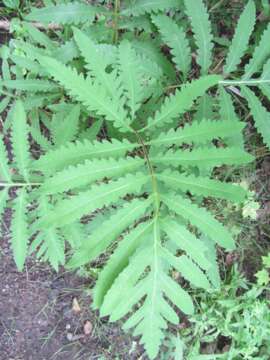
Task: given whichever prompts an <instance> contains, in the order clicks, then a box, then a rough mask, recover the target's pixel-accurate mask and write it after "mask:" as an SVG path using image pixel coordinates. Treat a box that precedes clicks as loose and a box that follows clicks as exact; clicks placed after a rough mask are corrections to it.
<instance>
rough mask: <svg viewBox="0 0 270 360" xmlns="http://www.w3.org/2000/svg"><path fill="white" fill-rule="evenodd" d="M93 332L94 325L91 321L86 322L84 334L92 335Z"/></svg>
mask: <svg viewBox="0 0 270 360" xmlns="http://www.w3.org/2000/svg"><path fill="white" fill-rule="evenodd" d="M92 330H93V325H92V323H91V322H90V321H89V320H86V322H85V323H84V326H83V332H84V334H85V335H90V334H91V332H92Z"/></svg>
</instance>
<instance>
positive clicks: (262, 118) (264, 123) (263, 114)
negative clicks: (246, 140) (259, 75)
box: [241, 86, 270, 148]
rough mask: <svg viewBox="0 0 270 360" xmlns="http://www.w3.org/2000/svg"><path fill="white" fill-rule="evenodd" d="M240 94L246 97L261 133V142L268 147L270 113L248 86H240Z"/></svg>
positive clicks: (269, 144) (269, 143) (269, 140)
mask: <svg viewBox="0 0 270 360" xmlns="http://www.w3.org/2000/svg"><path fill="white" fill-rule="evenodd" d="M241 94H243V96H244V97H245V98H246V99H247V102H248V106H249V108H250V112H251V115H252V116H253V119H254V122H255V126H256V128H257V129H258V131H259V133H260V134H261V135H262V138H263V142H264V143H265V144H266V145H267V146H268V147H269V148H270V113H269V112H268V111H267V110H266V108H265V107H264V106H263V105H262V103H261V102H260V100H259V99H258V97H257V96H256V95H255V94H254V93H253V91H251V90H250V89H249V88H248V87H246V86H241Z"/></svg>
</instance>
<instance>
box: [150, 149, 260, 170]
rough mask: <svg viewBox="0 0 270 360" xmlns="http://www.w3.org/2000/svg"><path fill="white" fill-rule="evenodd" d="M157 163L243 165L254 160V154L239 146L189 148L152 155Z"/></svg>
mask: <svg viewBox="0 0 270 360" xmlns="http://www.w3.org/2000/svg"><path fill="white" fill-rule="evenodd" d="M151 160H152V161H153V163H155V164H166V165H171V166H173V167H178V166H179V165H182V166H185V167H192V166H197V167H199V168H204V167H215V166H221V165H242V164H247V163H249V162H251V161H252V160H253V157H252V155H250V154H248V153H247V152H245V151H243V150H241V149H239V148H233V147H229V148H214V147H213V148H207V147H205V148H196V149H194V150H192V151H188V150H178V151H173V150H169V151H168V152H166V153H165V154H163V155H161V154H160V155H158V156H155V157H152V158H151Z"/></svg>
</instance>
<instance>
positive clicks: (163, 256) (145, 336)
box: [97, 219, 207, 359]
mask: <svg viewBox="0 0 270 360" xmlns="http://www.w3.org/2000/svg"><path fill="white" fill-rule="evenodd" d="M151 229H152V234H151V233H150V230H151ZM142 233H144V235H143V236H142ZM124 241H125V240H124ZM136 246H139V248H138V250H137V251H136V252H134V250H135V247H136ZM120 247H121V248H120ZM126 251H127V252H128V254H131V256H130V257H129V262H127V261H124V254H125V252H126ZM115 253H116V254H117V255H115V256H116V257H117V258H118V259H122V261H121V262H120V266H119V267H117V262H115V266H114V268H111V270H112V271H114V273H113V279H115V280H114V281H113V283H112V285H111V286H110V287H109V286H106V288H105V291H102V292H101V295H102V296H101V298H100V300H99V302H102V299H103V303H102V305H101V308H100V312H101V316H107V315H110V321H116V320H118V319H120V318H122V317H123V316H125V315H127V314H128V313H130V312H131V310H133V306H134V305H136V304H137V303H138V302H140V307H139V308H136V310H135V311H133V312H132V314H130V317H129V319H128V320H126V322H125V324H124V328H125V329H129V328H135V329H134V332H133V333H134V336H138V335H141V340H140V343H141V344H143V345H144V346H145V349H146V351H147V354H148V356H149V358H150V359H154V358H155V357H156V356H157V355H158V352H159V348H160V345H161V342H162V340H163V338H164V336H165V332H164V330H166V329H167V326H168V325H167V321H168V322H171V323H173V324H177V323H178V316H177V314H176V312H175V311H174V310H173V308H172V307H171V305H170V304H169V303H168V302H167V300H165V296H166V298H167V299H169V300H170V302H172V303H173V304H175V305H176V306H177V307H178V308H179V309H180V310H181V311H183V312H184V313H186V314H191V313H192V312H193V304H192V300H191V298H190V296H189V295H188V293H187V292H186V291H185V290H183V289H182V288H181V287H180V286H179V285H178V284H177V283H176V282H174V281H173V280H172V279H171V278H170V277H169V276H168V275H167V270H165V269H167V267H165V264H164V261H166V262H167V263H168V265H169V266H170V267H172V268H175V266H177V268H179V267H181V269H182V270H183V272H184V273H185V275H186V276H187V277H189V278H191V276H190V275H189V274H188V268H187V266H191V267H192V268H193V267H194V266H196V265H195V264H194V263H190V260H189V259H185V258H183V260H181V258H176V257H175V256H173V255H172V254H170V253H169V251H168V250H166V249H165V248H164V247H163V246H162V239H161V233H160V228H159V221H158V219H155V220H154V221H153V222H150V223H146V224H141V225H139V226H138V227H137V228H136V229H135V230H133V231H132V232H131V233H130V241H129V242H127V241H126V242H123V243H122V245H121V243H120V245H119V250H118V249H117V250H116V252H115ZM132 253H134V255H132ZM176 264H177V265H176ZM147 268H149V271H148V272H147V273H145V271H146V269H147ZM109 269H110V267H108V270H107V276H108V277H107V279H109V273H108V271H109ZM196 271H198V273H199V274H200V276H201V280H202V279H203V280H202V282H199V281H198V280H197V281H196V280H195V279H193V278H192V280H194V281H196V283H197V284H200V286H203V285H206V282H207V279H206V277H205V276H204V274H203V273H202V272H201V270H200V269H199V268H198V267H196ZM118 274H119V275H118ZM143 274H144V276H142V275H143ZM115 275H118V276H117V277H116V278H115ZM119 289H121V291H119ZM105 293H106V294H105ZM104 294H105V296H104ZM143 298H144V300H143V303H141V300H142V299H143ZM99 302H98V304H97V305H98V306H100V305H99Z"/></svg>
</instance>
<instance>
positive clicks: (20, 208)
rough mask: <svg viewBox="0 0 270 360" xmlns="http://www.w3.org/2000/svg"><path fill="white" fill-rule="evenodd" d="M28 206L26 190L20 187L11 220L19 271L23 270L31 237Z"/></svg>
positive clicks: (14, 253) (12, 237)
mask: <svg viewBox="0 0 270 360" xmlns="http://www.w3.org/2000/svg"><path fill="white" fill-rule="evenodd" d="M26 206H27V193H26V190H25V189H20V190H19V191H18V194H17V197H16V199H15V200H14V201H13V204H12V208H13V217H12V221H11V235H12V236H11V246H12V251H13V256H14V260H15V263H16V265H17V268H18V270H19V271H22V270H23V267H24V262H25V259H26V254H27V247H28V238H29V234H28V224H27V216H26V213H27V208H26Z"/></svg>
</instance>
